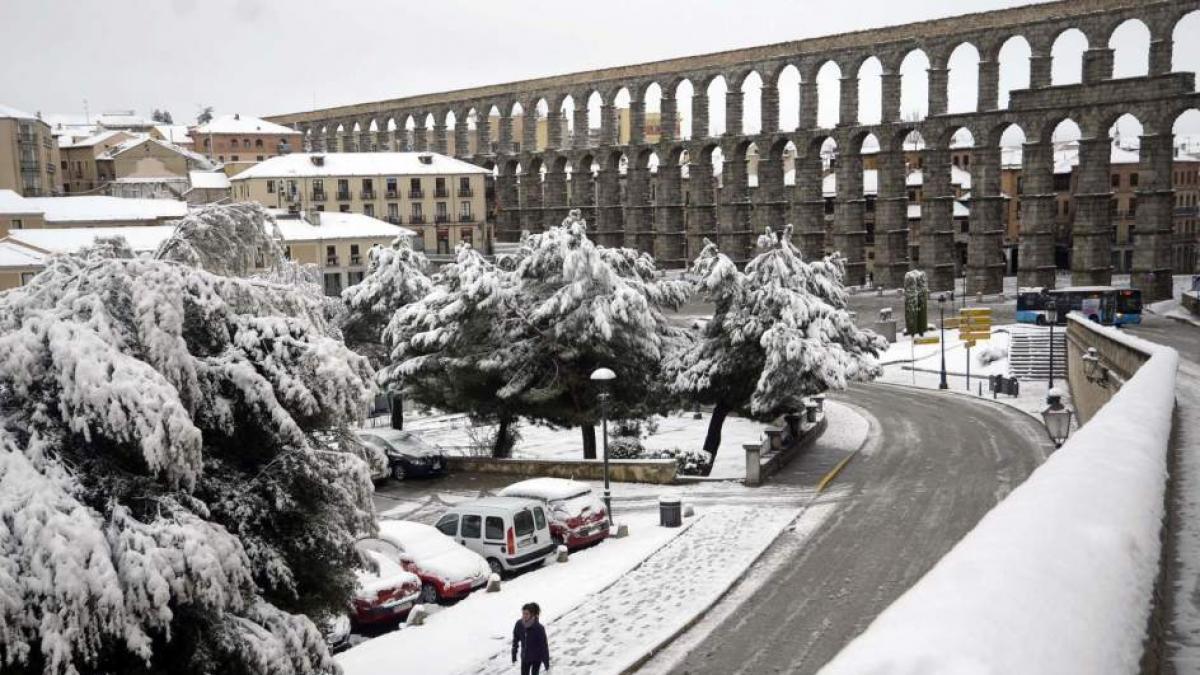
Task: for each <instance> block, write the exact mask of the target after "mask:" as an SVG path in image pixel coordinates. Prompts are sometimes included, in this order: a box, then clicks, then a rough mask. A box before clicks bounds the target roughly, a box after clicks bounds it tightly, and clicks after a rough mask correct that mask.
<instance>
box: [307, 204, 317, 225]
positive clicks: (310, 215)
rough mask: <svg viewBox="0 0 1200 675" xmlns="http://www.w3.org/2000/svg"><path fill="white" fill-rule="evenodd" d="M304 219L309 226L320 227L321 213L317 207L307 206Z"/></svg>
mask: <svg viewBox="0 0 1200 675" xmlns="http://www.w3.org/2000/svg"><path fill="white" fill-rule="evenodd" d="M304 219H305V220H307V221H308V224H309V225H313V226H317V225H320V224H321V212H320V211H318V210H317V207H315V206H309V207H308V209H306V210H305V211H304Z"/></svg>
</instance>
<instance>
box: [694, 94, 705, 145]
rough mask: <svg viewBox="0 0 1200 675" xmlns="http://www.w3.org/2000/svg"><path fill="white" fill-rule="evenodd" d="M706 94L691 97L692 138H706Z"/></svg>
mask: <svg viewBox="0 0 1200 675" xmlns="http://www.w3.org/2000/svg"><path fill="white" fill-rule="evenodd" d="M708 136H709V131H708V94H707V93H700V92H696V93H695V94H693V95H692V138H708Z"/></svg>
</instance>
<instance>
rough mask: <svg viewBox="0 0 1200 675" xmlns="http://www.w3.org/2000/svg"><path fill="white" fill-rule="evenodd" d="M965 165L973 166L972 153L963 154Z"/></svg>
mask: <svg viewBox="0 0 1200 675" xmlns="http://www.w3.org/2000/svg"><path fill="white" fill-rule="evenodd" d="M963 166H971V156H970V155H964V156H963Z"/></svg>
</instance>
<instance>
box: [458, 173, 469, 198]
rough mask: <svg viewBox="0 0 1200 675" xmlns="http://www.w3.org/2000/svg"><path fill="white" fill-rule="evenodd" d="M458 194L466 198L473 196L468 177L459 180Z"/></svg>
mask: <svg viewBox="0 0 1200 675" xmlns="http://www.w3.org/2000/svg"><path fill="white" fill-rule="evenodd" d="M458 193H459V194H460V195H464V196H465V195H469V194H471V179H470V178H468V177H467V176H463V177H461V178H459V179H458Z"/></svg>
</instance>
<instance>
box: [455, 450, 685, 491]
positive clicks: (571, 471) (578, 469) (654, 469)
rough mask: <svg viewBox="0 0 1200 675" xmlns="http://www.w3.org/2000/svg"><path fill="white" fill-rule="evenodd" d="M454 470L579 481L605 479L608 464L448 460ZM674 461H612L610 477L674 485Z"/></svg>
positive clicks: (567, 461)
mask: <svg viewBox="0 0 1200 675" xmlns="http://www.w3.org/2000/svg"><path fill="white" fill-rule="evenodd" d="M447 459H448V461H449V465H450V470H451V471H471V472H480V473H501V474H508V475H511V476H517V477H520V478H534V477H539V476H546V477H550V478H571V479H575V480H603V479H604V462H603V461H601V460H598V459H579V460H567V459H563V460H553V459H493V458H491V457H454V456H451V457H449V458H447ZM675 468H676V464H675V460H673V459H636V460H635V459H614V460H609V462H608V469H609V478H610V479H611V480H614V481H616V482H618V483H654V484H658V485H670V484H672V483H674V482H675Z"/></svg>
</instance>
